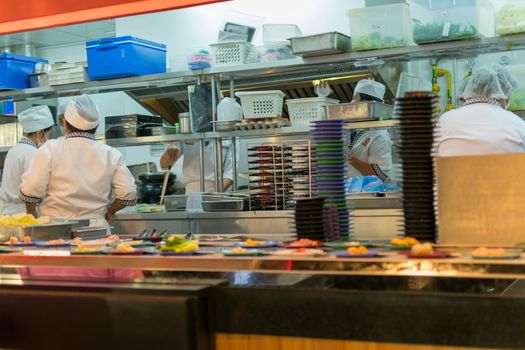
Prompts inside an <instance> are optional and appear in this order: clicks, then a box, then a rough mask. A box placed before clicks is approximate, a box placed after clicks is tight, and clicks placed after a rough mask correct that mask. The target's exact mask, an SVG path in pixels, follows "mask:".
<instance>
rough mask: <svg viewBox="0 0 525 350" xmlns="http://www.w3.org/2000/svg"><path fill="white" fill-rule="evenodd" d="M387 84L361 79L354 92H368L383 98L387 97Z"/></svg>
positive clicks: (367, 93)
mask: <svg viewBox="0 0 525 350" xmlns="http://www.w3.org/2000/svg"><path fill="white" fill-rule="evenodd" d="M385 90H386V88H385V85H383V84H381V83H378V82H377V81H374V80H370V79H363V80H360V81H359V82H358V83H357V85H356V86H355V89H354V92H357V93H360V94H366V95H370V96H373V97H376V98H378V99H380V100H383V98H384V97H385Z"/></svg>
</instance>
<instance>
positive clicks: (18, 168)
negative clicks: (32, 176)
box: [0, 106, 54, 215]
mask: <svg viewBox="0 0 525 350" xmlns="http://www.w3.org/2000/svg"><path fill="white" fill-rule="evenodd" d="M18 121H19V123H20V124H21V126H22V129H23V131H24V133H25V134H30V133H33V132H37V131H39V130H44V129H47V128H49V127H50V126H53V125H54V121H53V116H52V114H51V111H50V110H49V107H47V106H36V107H32V108H29V109H27V110H25V111H23V112H21V113H20V114H19V115H18ZM37 148H38V145H36V144H35V143H34V142H33V141H31V140H30V139H29V138H27V137H22V138H21V139H20V141H19V143H18V144H16V145H15V146H14V147H13V148H11V149H10V150H9V152H7V156H6V159H5V162H4V173H3V174H2V187H1V188H0V199H1V200H2V201H3V202H4V210H3V211H2V215H13V214H19V213H25V212H26V206H25V203H24V202H22V201H21V200H20V199H18V196H19V194H20V183H21V182H22V174H23V173H25V172H26V171H27V169H29V164H30V162H31V159H32V158H33V155H34V153H35V152H36V150H37Z"/></svg>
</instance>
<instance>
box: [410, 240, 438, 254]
mask: <svg viewBox="0 0 525 350" xmlns="http://www.w3.org/2000/svg"><path fill="white" fill-rule="evenodd" d="M410 253H411V254H412V255H416V256H418V255H419V256H421V255H433V254H434V248H432V244H430V243H428V242H427V243H423V244H414V245H413V246H412V249H411V250H410Z"/></svg>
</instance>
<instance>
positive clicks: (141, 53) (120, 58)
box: [86, 36, 166, 80]
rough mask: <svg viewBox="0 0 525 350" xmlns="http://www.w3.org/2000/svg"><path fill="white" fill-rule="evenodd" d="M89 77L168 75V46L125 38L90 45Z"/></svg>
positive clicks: (88, 57) (87, 44) (88, 54)
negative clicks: (166, 73)
mask: <svg viewBox="0 0 525 350" xmlns="http://www.w3.org/2000/svg"><path fill="white" fill-rule="evenodd" d="M86 52H87V61H88V75H89V78H90V79H92V80H102V79H113V78H124V77H133V76H138V75H148V74H159V73H165V72H166V45H164V44H159V43H156V42H153V41H148V40H143V39H139V38H136V37H133V36H121V37H118V38H107V39H99V40H94V41H89V42H87V43H86Z"/></svg>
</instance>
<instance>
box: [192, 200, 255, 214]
mask: <svg viewBox="0 0 525 350" xmlns="http://www.w3.org/2000/svg"><path fill="white" fill-rule="evenodd" d="M244 202H245V201H244V200H243V199H231V200H226V199H223V200H212V201H202V209H203V210H204V211H242V210H244V208H245V206H244Z"/></svg>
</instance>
